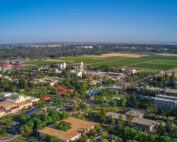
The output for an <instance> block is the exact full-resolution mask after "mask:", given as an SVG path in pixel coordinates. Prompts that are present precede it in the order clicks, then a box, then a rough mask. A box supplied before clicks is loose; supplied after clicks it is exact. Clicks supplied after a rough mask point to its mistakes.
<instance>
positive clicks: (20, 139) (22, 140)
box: [8, 136, 31, 142]
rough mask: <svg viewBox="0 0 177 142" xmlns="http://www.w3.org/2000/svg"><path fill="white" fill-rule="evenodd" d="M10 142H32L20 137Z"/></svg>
mask: <svg viewBox="0 0 177 142" xmlns="http://www.w3.org/2000/svg"><path fill="white" fill-rule="evenodd" d="M8 142H31V141H30V140H29V139H28V138H25V137H22V136H19V137H16V138H15V139H13V140H11V141H8Z"/></svg>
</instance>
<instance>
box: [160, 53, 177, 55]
mask: <svg viewBox="0 0 177 142" xmlns="http://www.w3.org/2000/svg"><path fill="white" fill-rule="evenodd" d="M157 55H163V56H177V54H168V53H160V54H157Z"/></svg>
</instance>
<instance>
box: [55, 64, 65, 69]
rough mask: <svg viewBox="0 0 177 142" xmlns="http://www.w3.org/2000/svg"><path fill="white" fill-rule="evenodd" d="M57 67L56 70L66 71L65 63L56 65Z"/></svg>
mask: <svg viewBox="0 0 177 142" xmlns="http://www.w3.org/2000/svg"><path fill="white" fill-rule="evenodd" d="M57 67H58V69H60V70H65V69H66V63H60V64H57Z"/></svg>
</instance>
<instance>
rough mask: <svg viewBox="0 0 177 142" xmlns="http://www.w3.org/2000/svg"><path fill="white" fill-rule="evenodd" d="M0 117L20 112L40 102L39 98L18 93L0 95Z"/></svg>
mask: <svg viewBox="0 0 177 142" xmlns="http://www.w3.org/2000/svg"><path fill="white" fill-rule="evenodd" d="M0 99H1V102H0V117H2V116H5V115H8V114H13V113H17V112H19V111H20V110H21V109H26V108H28V107H29V106H32V105H33V104H34V103H36V102H38V101H39V99H38V98H34V97H30V96H24V95H20V94H18V93H9V92H4V93H0Z"/></svg>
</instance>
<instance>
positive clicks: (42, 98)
mask: <svg viewBox="0 0 177 142" xmlns="http://www.w3.org/2000/svg"><path fill="white" fill-rule="evenodd" d="M39 99H40V100H47V99H50V95H46V96H42V97H40V98H39Z"/></svg>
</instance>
